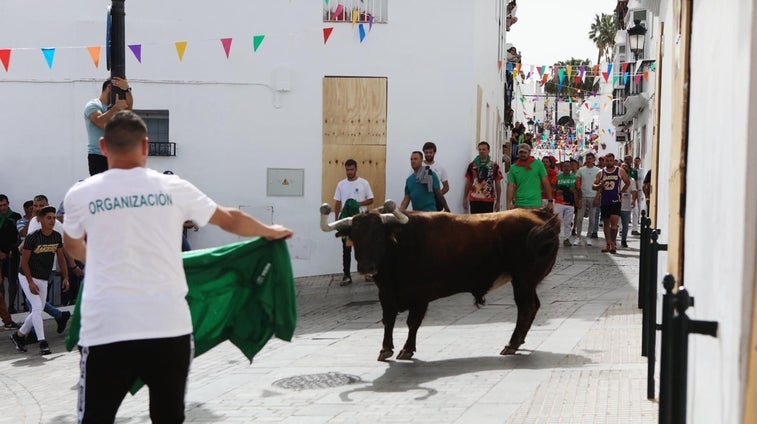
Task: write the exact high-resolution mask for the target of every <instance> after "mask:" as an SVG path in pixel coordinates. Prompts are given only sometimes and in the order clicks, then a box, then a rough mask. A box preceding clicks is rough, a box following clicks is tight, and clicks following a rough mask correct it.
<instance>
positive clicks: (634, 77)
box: [633, 74, 641, 86]
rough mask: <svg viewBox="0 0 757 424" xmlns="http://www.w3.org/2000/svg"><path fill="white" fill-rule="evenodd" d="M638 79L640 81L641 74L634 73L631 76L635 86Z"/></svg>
mask: <svg viewBox="0 0 757 424" xmlns="http://www.w3.org/2000/svg"><path fill="white" fill-rule="evenodd" d="M639 81H641V74H636V75H634V76H633V83H634V84H636V85H637V86H638V85H639Z"/></svg>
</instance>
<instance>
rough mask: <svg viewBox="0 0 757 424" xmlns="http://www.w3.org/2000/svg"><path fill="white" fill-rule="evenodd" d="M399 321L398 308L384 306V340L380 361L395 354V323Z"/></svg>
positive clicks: (382, 319) (382, 320)
mask: <svg viewBox="0 0 757 424" xmlns="http://www.w3.org/2000/svg"><path fill="white" fill-rule="evenodd" d="M395 321H397V310H396V309H389V308H386V307H384V308H383V317H382V318H381V322H382V323H383V324H384V341H383V343H382V344H381V352H379V357H378V360H379V361H385V360H387V359H388V358H391V357H392V355H394V337H393V335H392V333H393V332H394V323H395Z"/></svg>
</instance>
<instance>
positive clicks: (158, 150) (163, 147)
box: [147, 141, 176, 156]
mask: <svg viewBox="0 0 757 424" xmlns="http://www.w3.org/2000/svg"><path fill="white" fill-rule="evenodd" d="M147 155H148V156H176V143H172V142H152V141H150V142H148V143H147Z"/></svg>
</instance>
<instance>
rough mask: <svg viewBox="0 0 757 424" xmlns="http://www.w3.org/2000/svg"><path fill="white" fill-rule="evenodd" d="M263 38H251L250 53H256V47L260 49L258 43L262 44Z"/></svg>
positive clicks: (258, 36)
mask: <svg viewBox="0 0 757 424" xmlns="http://www.w3.org/2000/svg"><path fill="white" fill-rule="evenodd" d="M264 38H265V35H253V36H252V51H253V52H256V51H258V47H260V43H262V42H263V39H264Z"/></svg>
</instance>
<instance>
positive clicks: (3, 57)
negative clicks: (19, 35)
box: [0, 49, 11, 72]
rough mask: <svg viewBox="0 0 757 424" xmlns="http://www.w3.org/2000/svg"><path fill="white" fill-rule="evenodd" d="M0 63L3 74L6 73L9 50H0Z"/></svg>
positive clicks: (9, 60) (8, 64) (8, 62)
mask: <svg viewBox="0 0 757 424" xmlns="http://www.w3.org/2000/svg"><path fill="white" fill-rule="evenodd" d="M0 61H2V62H3V67H4V68H5V72H8V66H10V63H11V49H0Z"/></svg>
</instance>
